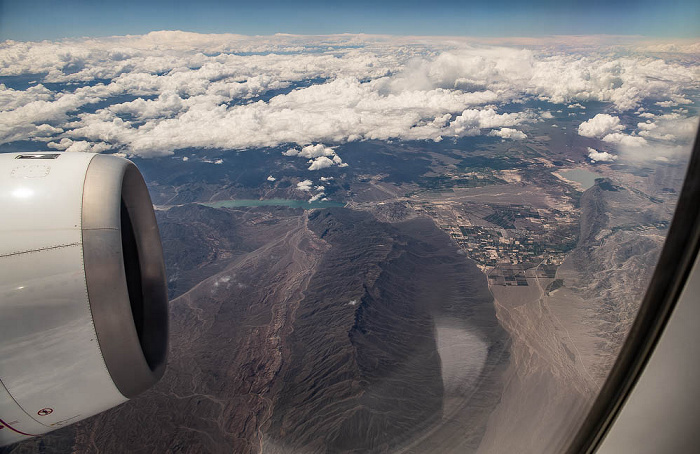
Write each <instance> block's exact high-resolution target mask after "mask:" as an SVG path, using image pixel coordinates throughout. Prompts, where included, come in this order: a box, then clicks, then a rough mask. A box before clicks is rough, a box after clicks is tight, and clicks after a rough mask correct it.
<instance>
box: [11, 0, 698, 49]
mask: <svg viewBox="0 0 700 454" xmlns="http://www.w3.org/2000/svg"><path fill="white" fill-rule="evenodd" d="M154 30H183V31H191V32H199V33H237V34H244V35H271V34H275V33H291V34H307V35H317V34H336V33H368V34H391V35H442V36H445V35H448V36H450V35H451V36H546V35H591V34H608V35H643V36H649V37H668V38H671V37H677V38H695V37H700V2H698V1H697V0H668V1H657V0H641V1H631V0H621V1H616V0H588V1H585V2H582V1H576V0H531V1H528V2H523V1H522V0H500V1H498V2H495V1H493V0H477V1H444V0H432V1H427V0H421V1H416V0H390V1H378V0H373V1H369V0H355V1H353V2H330V1H322V0H309V1H294V0H285V1H281V0H265V1H250V0H249V1H245V2H242V1H223V0H200V1H183V0H157V1H150V2H148V1H143V0H142V1H135V0H116V1H108V0H62V1H55V0H0V40H7V39H11V40H17V41H40V40H45V39H48V40H56V39H61V38H75V37H101V36H112V35H126V34H144V33H148V32H150V31H154Z"/></svg>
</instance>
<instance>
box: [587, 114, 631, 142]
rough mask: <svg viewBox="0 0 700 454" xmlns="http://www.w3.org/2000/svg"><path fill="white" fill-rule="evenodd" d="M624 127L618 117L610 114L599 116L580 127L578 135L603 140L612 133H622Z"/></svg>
mask: <svg viewBox="0 0 700 454" xmlns="http://www.w3.org/2000/svg"><path fill="white" fill-rule="evenodd" d="M622 129H624V126H622V125H621V124H620V119H619V118H618V117H615V116H612V115H608V114H598V115H596V116H595V117H593V118H591V119H590V120H588V121H584V122H583V123H581V124H580V125H579V127H578V133H579V134H580V135H582V136H584V137H597V138H601V137H603V136H605V135H607V134H610V133H611V132H615V131H621V130H622Z"/></svg>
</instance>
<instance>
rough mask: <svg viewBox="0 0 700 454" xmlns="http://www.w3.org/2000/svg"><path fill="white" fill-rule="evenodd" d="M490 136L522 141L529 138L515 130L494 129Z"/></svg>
mask: <svg viewBox="0 0 700 454" xmlns="http://www.w3.org/2000/svg"><path fill="white" fill-rule="evenodd" d="M489 135H490V136H496V137H502V138H504V139H513V140H522V139H525V138H527V134H525V133H524V132H522V131H518V130H517V129H513V128H501V129H494V130H493V131H491V132H490V133H489Z"/></svg>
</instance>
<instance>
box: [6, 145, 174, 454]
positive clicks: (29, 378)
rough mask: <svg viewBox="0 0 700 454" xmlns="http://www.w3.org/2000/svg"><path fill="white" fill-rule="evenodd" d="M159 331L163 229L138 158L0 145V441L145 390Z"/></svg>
mask: <svg viewBox="0 0 700 454" xmlns="http://www.w3.org/2000/svg"><path fill="white" fill-rule="evenodd" d="M167 336H168V301H167V291H166V284H165V267H164V264H163V252H162V249H161V243H160V235H159V233H158V226H157V225H156V218H155V214H154V211H153V206H152V204H151V199H150V197H149V195H148V190H147V188H146V184H145V183H144V180H143V178H142V176H141V174H140V172H139V171H138V169H137V168H136V166H135V165H134V164H133V163H132V162H130V161H128V160H127V159H123V158H119V157H115V156H108V155H99V154H89V153H10V154H0V446H2V445H6V444H10V443H14V442H17V441H21V440H23V439H26V438H27V437H29V436H33V435H39V434H42V433H45V432H48V431H51V430H54V429H57V428H59V427H61V426H64V425H67V424H71V423H74V422H76V421H79V420H81V419H84V418H87V417H89V416H92V415H94V414H96V413H99V412H101V411H104V410H106V409H108V408H111V407H113V406H116V405H119V404H120V403H122V402H124V401H126V400H127V399H130V398H132V397H134V396H136V395H137V394H139V393H141V392H142V391H144V390H146V389H147V388H149V387H150V386H152V385H153V384H154V383H156V382H157V381H158V380H159V379H160V377H161V376H162V375H163V372H164V370H165V364H166V356H167V349H168V345H167Z"/></svg>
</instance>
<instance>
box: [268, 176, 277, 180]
mask: <svg viewBox="0 0 700 454" xmlns="http://www.w3.org/2000/svg"><path fill="white" fill-rule="evenodd" d="M276 180H277V178H275V177H273V176H272V175H270V176H268V177H267V181H276Z"/></svg>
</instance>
